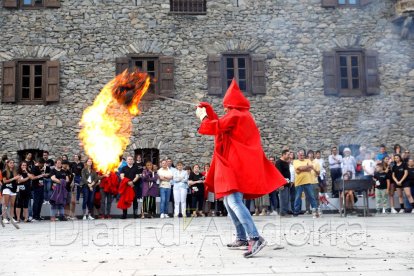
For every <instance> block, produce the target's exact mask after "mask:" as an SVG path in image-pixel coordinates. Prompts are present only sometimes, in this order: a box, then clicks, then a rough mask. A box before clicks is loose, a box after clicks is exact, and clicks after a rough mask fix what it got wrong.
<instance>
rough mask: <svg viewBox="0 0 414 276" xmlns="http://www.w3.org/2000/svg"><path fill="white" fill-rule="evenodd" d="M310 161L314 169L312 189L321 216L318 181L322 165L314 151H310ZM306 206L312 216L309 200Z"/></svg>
mask: <svg viewBox="0 0 414 276" xmlns="http://www.w3.org/2000/svg"><path fill="white" fill-rule="evenodd" d="M308 160H309V162H310V163H311V164H312V166H313V168H312V170H311V174H312V182H311V184H312V188H313V196H314V198H315V201H316V205H317V208H318V212H317V213H318V214H319V216H321V215H322V212H321V210H320V209H319V181H318V176H319V174H320V171H321V169H320V165H319V161H317V160H316V159H315V154H314V152H313V150H309V151H308ZM305 201H306V202H305V206H306V211H307V212H308V213H309V214H310V202H309V200H308V199H307V198H305Z"/></svg>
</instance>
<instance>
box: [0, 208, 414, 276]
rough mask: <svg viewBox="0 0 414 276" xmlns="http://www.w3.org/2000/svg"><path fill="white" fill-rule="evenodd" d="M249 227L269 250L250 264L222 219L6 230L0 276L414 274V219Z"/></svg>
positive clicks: (302, 220)
mask: <svg viewBox="0 0 414 276" xmlns="http://www.w3.org/2000/svg"><path fill="white" fill-rule="evenodd" d="M255 221H256V222H257V225H258V227H259V228H260V231H261V232H262V234H263V236H264V237H265V238H266V239H267V240H268V241H269V246H267V247H266V248H265V249H264V250H263V251H262V252H261V253H260V254H259V255H258V256H256V257H254V258H251V259H244V258H243V257H242V253H243V251H240V250H228V249H227V248H225V244H226V243H227V242H229V241H231V240H233V239H234V236H233V228H232V226H231V222H230V220H229V219H228V218H225V217H224V218H223V217H220V218H196V219H193V220H191V219H164V220H161V219H150V220H133V219H129V220H119V219H113V220H95V221H92V222H88V221H85V222H84V221H81V220H79V221H75V222H56V223H50V222H40V223H32V224H22V225H21V229H20V230H15V229H14V228H13V227H12V226H11V225H7V226H6V228H3V229H2V228H0V242H1V243H0V244H1V247H0V248H1V251H0V252H1V257H0V275H52V274H53V275H59V276H60V275H272V274H278V275H335V276H338V275H375V276H382V275H414V235H413V232H414V215H411V214H401V215H381V216H375V217H369V218H360V217H348V218H341V217H339V216H338V215H326V216H324V217H323V218H320V219H317V220H314V219H312V218H311V217H310V216H299V217H298V218H285V219H280V218H278V217H273V216H267V217H255ZM281 247H283V248H281Z"/></svg>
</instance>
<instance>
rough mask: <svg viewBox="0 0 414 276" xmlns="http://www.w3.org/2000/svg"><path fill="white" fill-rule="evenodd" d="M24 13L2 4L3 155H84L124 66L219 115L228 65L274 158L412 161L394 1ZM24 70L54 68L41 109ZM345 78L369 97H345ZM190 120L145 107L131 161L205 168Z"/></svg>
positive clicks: (413, 129) (412, 76)
mask: <svg viewBox="0 0 414 276" xmlns="http://www.w3.org/2000/svg"><path fill="white" fill-rule="evenodd" d="M21 2H22V1H20V3H19V1H13V0H12V1H10V0H2V1H0V3H1V5H0V6H1V7H0V37H1V39H0V61H1V62H3V66H0V75H1V76H3V78H2V80H1V83H0V86H1V87H2V103H0V152H1V153H5V152H7V153H8V154H9V156H14V157H17V153H18V152H19V151H22V150H28V149H38V150H49V152H50V153H51V156H55V157H56V156H57V155H59V154H68V155H72V154H75V153H78V152H82V151H83V150H82V148H81V147H80V146H79V140H78V137H77V136H78V133H79V126H78V122H79V121H80V118H81V115H82V112H83V110H84V109H85V108H86V107H87V106H88V105H90V104H91V103H92V101H93V100H94V98H95V97H96V95H97V94H98V93H99V91H100V89H102V87H103V86H104V85H105V84H106V83H107V82H108V81H109V80H110V79H112V78H113V77H114V76H115V72H116V70H117V66H118V67H119V68H123V66H125V62H129V65H131V61H132V62H136V61H139V62H144V63H145V64H147V63H146V61H145V60H155V63H154V64H155V65H154V64H152V65H148V64H149V63H148V64H147V65H148V66H156V67H157V68H156V69H154V70H155V71H157V70H158V71H159V72H156V74H157V77H158V78H159V79H160V81H159V82H158V84H157V85H158V87H157V88H156V90H157V91H156V93H164V94H165V95H167V96H171V97H174V98H175V99H178V100H185V101H190V102H195V103H196V102H199V101H208V102H211V103H212V105H213V106H214V107H215V108H216V110H217V111H218V113H219V114H222V105H221V101H222V97H221V96H220V95H219V94H221V93H222V90H223V87H225V84H226V78H228V77H229V76H230V75H229V74H233V73H234V71H233V73H231V72H230V73H228V72H227V71H226V70H228V69H229V68H230V69H231V68H232V67H231V65H230V64H228V63H227V62H228V61H229V59H230V58H229V57H236V60H234V61H235V62H236V63H237V62H238V60H237V57H241V58H244V61H245V62H247V63H248V64H249V65H248V66H247V65H246V66H247V67H246V71H245V72H244V73H246V75H247V76H246V79H247V84H246V93H247V95H248V98H249V100H250V101H251V105H252V108H251V112H252V113H253V114H254V117H255V119H256V121H257V124H258V126H259V128H260V131H261V135H262V141H263V146H264V149H265V151H266V152H267V153H268V154H278V153H280V151H281V148H282V147H283V146H286V145H287V146H290V147H291V148H292V149H297V148H305V149H321V150H323V152H324V154H325V156H326V155H327V154H329V149H330V147H331V146H332V145H340V144H342V145H345V144H358V145H366V146H368V147H375V146H378V145H379V144H380V143H384V144H386V145H388V146H391V145H393V144H394V143H400V144H401V145H402V146H403V147H408V148H411V149H412V150H414V116H413V114H412V113H413V107H414V60H413V59H414V48H413V41H412V40H410V39H401V36H400V33H399V31H398V26H396V24H394V23H393V18H394V17H395V15H396V10H395V6H394V5H395V1H392V0H372V1H364V0H360V1H359V0H357V1H356V3H357V4H355V5H354V4H353V1H351V0H346V1H344V3H345V5H341V4H340V3H341V2H342V1H341V0H339V1H321V0H283V1H282V0H263V1H256V0H208V1H205V2H206V11H205V12H201V14H180V13H179V12H178V13H176V12H171V5H172V4H173V3H172V2H174V1H167V0H70V1H69V0H62V1H50V0H46V1H29V2H32V3H34V4H36V3H40V4H39V5H40V7H25V6H21V4H22V3H21ZM24 2H26V1H24ZM184 2H185V1H184ZM202 2H204V1H202ZM15 3H17V4H16V7H14V4H15ZM7 5H11V6H12V7H5V6H7ZM341 53H345V54H349V53H351V55H350V57H351V59H346V58H344V59H343V60H342V59H341V57H340V56H341ZM353 53H354V54H355V55H356V56H357V57H356V58H355V60H353V59H352V55H353ZM235 54H237V55H238V56H235ZM162 60H164V61H165V62H164V63H163V61H162ZM26 61H28V63H27V65H26V66H28V67H27V68H29V67H30V64H31V63H30V62H35V63H36V62H38V61H40V62H42V63H41V64H43V65H44V66H43V67H42V68H43V69H42V70H41V73H39V74H40V75H42V74H43V75H44V79H43V80H42V87H43V88H44V90H46V92H45V91H43V92H39V93H43V94H42V95H41V96H40V100H38V101H34V102H33V101H32V102H31V103H34V104H30V103H28V102H27V101H24V100H22V99H21V95H20V94H21V93H23V92H22V90H21V89H23V88H22V87H23V86H24V84H22V83H21V81H20V79H21V78H23V77H24V76H23V75H24V72H23V71H24V69H21V68H22V67H21V66H24V64H25V62H26ZM244 61H243V62H244ZM342 61H343V62H344V64H342ZM347 61H348V62H350V63H346V62H347ZM354 61H355V62H356V63H357V65H355V64H354ZM10 62H11V63H10ZM117 62H118V63H117ZM122 62H124V64H122ZM13 64H14V65H13ZM22 64H23V65H22ZM135 65H136V63H135ZM163 65H165V67H164V69H166V70H167V71H165V72H161V71H162V70H164V69H162V68H161V67H162V66H163ZM233 65H234V64H233ZM238 65H239V69H237V73H238V74H239V75H238V78H240V79H242V78H243V76H242V75H243V74H244V73H243V72H242V70H240V68H243V66H242V65H241V64H238ZM8 66H9V67H8ZM10 66H11V67H10ZM13 66H15V67H13ZM19 66H20V67H19ZM341 66H342V67H341ZM344 66H345V67H344ZM347 66H348V67H347ZM353 66H357V67H358V66H359V67H358V68H359V71H358V70H357V69H355V70H356V71H358V72H354V71H352V70H353V69H354V67H353ZM330 67H332V68H330ZM329 68H330V69H329ZM344 68H345V69H346V70H349V71H348V72H349V73H350V74H355V76H354V77H355V78H356V79H357V80H356V82H353V81H355V80H354V79H352V77H351V78H350V77H349V76H348V77H346V75H345V74H346V72H342V71H341V70H342V69H344ZM345 69H344V70H345ZM6 70H8V71H7V72H6ZM22 70H23V71H22ZM27 70H29V69H27ZM33 70H36V69H33ZM148 70H149V69H148ZM151 70H152V69H151ZM160 70H161V71H160ZM327 70H328V71H327ZM329 70H332V71H331V72H329ZM346 70H345V71H346ZM230 71H231V70H230ZM163 73H166V74H167V73H168V74H169V75H168V74H167V75H165V76H164V77H165V78H166V79H167V80H163V79H162V78H163V77H161V75H162V74H163ZM10 74H11V75H13V76H16V77H15V83H12V81H11V82H10ZM30 74H32V75H33V74H36V73H33V72H32V73H30ZM217 74H218V75H217ZM226 74H227V75H226ZM7 75H8V77H7ZM344 76H345V80H344V81H345V82H346V81H350V85H351V86H352V85H356V86H358V87H359V88H360V89H359V90H358V89H357V90H358V91H357V92H355V91H354V90H355V89H354V90H353V91H348V90H346V89H345V90H344V89H343V88H344V87H345V86H347V85H348V84H341V81H342V80H343V78H344ZM7 78H9V80H7ZM13 78H14V77H13ZM33 78H34V79H35V78H36V75H34V77H33ZM46 78H48V80H45V79H46ZM163 81H166V82H163ZM28 82H29V81H28ZM358 82H360V83H358ZM19 83H20V84H19ZM164 84H166V85H167V87H164V88H165V89H163V88H162V86H163V85H164ZM30 85H31V86H36V85H35V84H33V83H30ZM171 85H172V86H171ZM6 88H7V89H8V90H7V89H6ZM354 88H355V87H354ZM28 89H29V88H28ZM6 90H7V91H8V92H7V91H6ZM10 91H12V92H10ZM27 91H29V90H27ZM33 91H35V90H33ZM39 91H40V90H39ZM13 93H16V94H13ZM19 93H20V94H19ZM28 93H29V92H28ZM30 93H32V92H30ZM33 93H35V92H33ZM19 95H20V96H19ZM38 96H39V95H38ZM194 111H195V110H194V108H193V107H190V106H186V105H182V104H179V103H176V102H170V101H167V100H160V99H155V98H151V99H147V100H145V101H144V102H143V104H142V114H141V115H140V116H138V117H136V118H135V119H134V133H133V135H132V137H131V145H130V146H129V148H128V152H132V151H133V150H135V149H141V148H143V149H151V148H152V149H159V154H160V155H161V156H171V157H173V158H174V159H175V160H178V159H182V160H185V161H186V162H189V163H190V162H191V163H193V162H198V163H206V162H208V161H209V160H210V157H211V154H212V149H213V139H212V138H211V137H204V136H200V135H199V134H197V127H198V121H197V119H196V118H195V115H194ZM103 150H104V149H103Z"/></svg>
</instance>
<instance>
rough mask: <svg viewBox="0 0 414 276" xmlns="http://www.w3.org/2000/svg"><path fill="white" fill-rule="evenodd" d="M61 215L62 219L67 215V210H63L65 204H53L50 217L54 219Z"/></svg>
mask: <svg viewBox="0 0 414 276" xmlns="http://www.w3.org/2000/svg"><path fill="white" fill-rule="evenodd" d="M58 213H59V216H60V217H63V216H64V215H65V209H64V208H63V204H52V208H51V209H50V215H51V216H52V217H56V215H57V214H58Z"/></svg>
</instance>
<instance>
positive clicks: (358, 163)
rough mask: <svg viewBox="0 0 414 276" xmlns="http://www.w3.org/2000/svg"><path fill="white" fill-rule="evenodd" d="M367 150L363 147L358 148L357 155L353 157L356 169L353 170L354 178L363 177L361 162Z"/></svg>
mask: <svg viewBox="0 0 414 276" xmlns="http://www.w3.org/2000/svg"><path fill="white" fill-rule="evenodd" d="M366 151H367V148H366V147H365V146H360V147H359V154H358V156H356V157H355V161H356V168H355V178H362V177H363V175H364V170H363V169H362V162H363V161H364V160H365V155H366Z"/></svg>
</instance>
